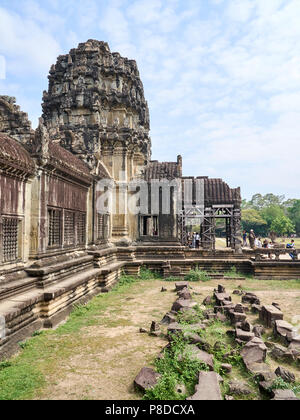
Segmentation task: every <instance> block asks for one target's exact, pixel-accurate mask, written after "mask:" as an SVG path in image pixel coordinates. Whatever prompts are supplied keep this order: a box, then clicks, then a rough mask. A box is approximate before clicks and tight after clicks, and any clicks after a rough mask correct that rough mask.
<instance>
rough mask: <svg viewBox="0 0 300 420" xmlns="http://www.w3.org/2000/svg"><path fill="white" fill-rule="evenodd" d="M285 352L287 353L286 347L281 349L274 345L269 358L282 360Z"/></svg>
mask: <svg viewBox="0 0 300 420" xmlns="http://www.w3.org/2000/svg"><path fill="white" fill-rule="evenodd" d="M286 351H287V349H286V347H283V346H281V345H280V344H275V343H274V344H273V346H272V350H271V356H272V357H274V359H277V360H282V359H283V358H284V355H285V353H286Z"/></svg>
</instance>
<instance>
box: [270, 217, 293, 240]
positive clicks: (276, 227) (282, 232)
mask: <svg viewBox="0 0 300 420" xmlns="http://www.w3.org/2000/svg"><path fill="white" fill-rule="evenodd" d="M271 230H272V231H274V232H276V233H277V234H278V235H279V236H286V235H288V234H291V233H295V231H296V230H295V225H294V224H293V223H292V221H291V220H290V219H289V218H288V217H286V216H279V217H276V219H275V220H273V222H272V224H271Z"/></svg>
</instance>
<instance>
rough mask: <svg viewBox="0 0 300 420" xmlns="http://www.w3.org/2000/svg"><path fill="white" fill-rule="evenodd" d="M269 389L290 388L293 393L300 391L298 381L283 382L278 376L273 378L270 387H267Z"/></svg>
mask: <svg viewBox="0 0 300 420" xmlns="http://www.w3.org/2000/svg"><path fill="white" fill-rule="evenodd" d="M269 389H270V391H271V390H274V389H291V390H292V391H293V392H294V393H295V394H299V393H300V383H294V384H292V383H290V384H289V383H287V382H285V381H284V380H283V379H282V378H281V377H280V376H279V377H278V378H276V379H275V381H274V382H273V384H272V385H271V387H270V388H269Z"/></svg>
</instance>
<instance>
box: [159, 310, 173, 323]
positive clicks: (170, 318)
mask: <svg viewBox="0 0 300 420" xmlns="http://www.w3.org/2000/svg"><path fill="white" fill-rule="evenodd" d="M174 322H176V315H174V314H173V313H172V312H168V313H167V314H166V315H165V316H164V317H163V319H162V320H161V322H160V323H161V324H162V325H170V324H173V323H174Z"/></svg>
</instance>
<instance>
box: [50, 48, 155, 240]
mask: <svg viewBox="0 0 300 420" xmlns="http://www.w3.org/2000/svg"><path fill="white" fill-rule="evenodd" d="M42 106H43V119H44V123H45V125H46V127H47V129H48V132H49V135H50V138H51V139H52V140H53V141H55V142H59V143H60V144H61V146H62V147H64V148H65V149H67V150H69V151H70V152H72V153H73V154H75V155H77V156H78V157H80V158H81V159H82V160H84V161H85V162H86V163H87V164H88V165H89V167H90V168H91V172H92V173H93V174H94V175H97V168H98V166H99V165H98V163H99V161H101V163H102V164H104V166H105V167H106V169H107V171H108V172H109V174H110V175H111V177H112V178H113V179H114V180H115V181H116V182H117V183H118V182H119V183H124V182H127V181H129V180H130V179H132V178H134V177H135V176H136V175H137V173H138V172H139V170H140V168H141V167H143V166H145V165H147V164H148V163H149V161H150V158H151V140H150V137H149V130H150V121H149V109H148V104H147V102H146V100H145V97H144V89H143V84H142V82H141V80H140V76H139V71H138V68H137V64H136V62H135V61H134V60H128V59H127V58H123V57H121V56H120V54H118V53H111V51H110V49H109V46H108V44H107V43H105V42H100V41H95V40H89V41H87V42H86V43H82V44H79V46H78V48H76V49H72V50H71V51H70V53H69V54H67V55H63V56H60V57H58V59H57V63H56V65H53V66H52V67H51V70H50V74H49V89H48V92H44V95H43V105H42ZM125 200H126V197H125ZM125 205H126V204H125ZM132 229H134V228H133V227H132ZM130 230H131V228H130V220H129V217H128V216H127V215H126V214H124V215H123V214H117V215H114V216H113V220H112V236H113V238H115V240H116V241H117V240H124V239H126V238H128V237H134V236H135V234H134V232H130Z"/></svg>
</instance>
